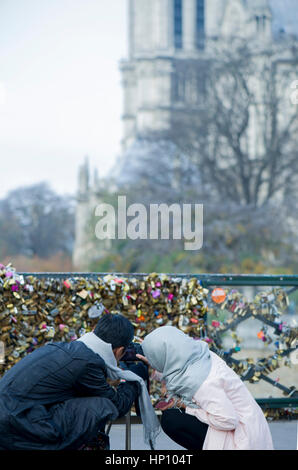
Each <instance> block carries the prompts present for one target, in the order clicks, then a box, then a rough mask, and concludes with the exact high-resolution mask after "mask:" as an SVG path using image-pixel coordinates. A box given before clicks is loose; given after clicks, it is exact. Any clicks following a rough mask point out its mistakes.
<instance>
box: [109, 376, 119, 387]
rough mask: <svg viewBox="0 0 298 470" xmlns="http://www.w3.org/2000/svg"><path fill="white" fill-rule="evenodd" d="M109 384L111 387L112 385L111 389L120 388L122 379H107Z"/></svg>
mask: <svg viewBox="0 0 298 470" xmlns="http://www.w3.org/2000/svg"><path fill="white" fill-rule="evenodd" d="M107 382H108V384H109V385H111V387H118V385H119V384H120V379H118V380H112V379H109V378H107Z"/></svg>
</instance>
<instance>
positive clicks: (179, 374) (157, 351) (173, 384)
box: [142, 326, 211, 408]
mask: <svg viewBox="0 0 298 470" xmlns="http://www.w3.org/2000/svg"><path fill="white" fill-rule="evenodd" d="M142 348H143V351H144V354H145V356H146V357H147V359H148V361H149V363H150V365H151V366H152V367H153V368H154V369H156V370H157V371H158V372H161V373H162V378H163V380H165V382H166V387H167V391H168V395H169V398H174V400H176V401H177V400H181V401H182V403H184V404H185V405H187V406H190V407H193V408H196V407H197V405H195V404H194V402H193V401H192V398H193V396H194V395H195V393H196V392H197V390H198V389H199V388H200V386H201V385H202V383H203V382H204V380H205V379H206V378H207V376H208V374H209V372H210V369H211V355H210V351H209V347H208V344H207V343H206V342H204V341H202V340H195V339H193V338H191V337H189V336H187V335H186V334H185V333H183V331H181V330H179V329H178V328H175V327H173V326H161V327H159V328H157V329H156V330H154V331H152V333H150V334H149V335H147V336H146V337H145V339H144V341H143V343H142Z"/></svg>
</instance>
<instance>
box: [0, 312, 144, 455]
mask: <svg viewBox="0 0 298 470" xmlns="http://www.w3.org/2000/svg"><path fill="white" fill-rule="evenodd" d="M133 336H134V328H133V325H132V324H131V323H130V322H129V320H128V319H127V318H125V317H123V316H121V315H112V314H105V315H103V316H102V317H101V318H100V320H99V321H98V324H97V326H96V328H95V329H94V331H93V332H92V333H86V334H85V335H83V336H82V337H81V338H79V339H78V340H76V341H72V342H70V343H66V342H56V343H55V342H53V343H48V344H46V345H45V346H42V347H40V348H38V349H36V350H35V351H33V352H32V353H30V354H28V355H27V356H26V357H24V358H23V359H22V360H21V361H19V362H18V363H17V364H15V365H14V366H13V367H12V368H11V369H9V370H8V371H7V372H6V373H5V374H4V376H3V377H2V379H1V380H0V449H7V450H8V449H9V450H17V449H19V450H21V449H26V450H27V449H32V450H35V449H36V450H40V449H47V450H64V449H65V450H66V449H80V448H82V447H84V446H85V445H86V444H88V443H89V442H93V441H94V440H96V439H97V438H99V436H100V434H101V432H102V431H104V427H105V424H106V423H107V421H108V420H115V419H116V418H118V417H121V416H124V415H125V414H126V413H127V412H128V411H129V409H130V408H131V406H132V404H133V402H134V401H135V400H136V399H137V397H138V395H139V394H140V391H141V386H140V381H141V380H142V379H140V378H139V376H138V375H136V374H134V373H131V374H130V377H129V378H128V379H127V380H126V381H122V383H120V385H118V386H117V388H115V387H113V386H111V385H110V384H109V383H108V381H109V378H112V379H115V380H116V379H118V378H123V377H121V376H120V377H119V375H117V371H119V370H120V369H119V368H118V367H117V362H118V361H119V360H120V359H121V357H122V356H123V354H124V353H125V348H126V347H127V346H128V345H129V344H130V343H131V341H132V340H133ZM136 373H138V372H137V370H136Z"/></svg>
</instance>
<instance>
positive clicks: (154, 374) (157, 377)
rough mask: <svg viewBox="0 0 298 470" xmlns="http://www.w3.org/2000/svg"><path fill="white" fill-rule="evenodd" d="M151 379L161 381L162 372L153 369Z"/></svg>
mask: <svg viewBox="0 0 298 470" xmlns="http://www.w3.org/2000/svg"><path fill="white" fill-rule="evenodd" d="M150 378H151V380H156V381H157V382H161V381H162V380H161V379H162V373H161V372H157V370H155V369H153V371H152V374H151V377H150Z"/></svg>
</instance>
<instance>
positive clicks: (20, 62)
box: [0, 0, 127, 197]
mask: <svg viewBox="0 0 298 470" xmlns="http://www.w3.org/2000/svg"><path fill="white" fill-rule="evenodd" d="M126 23H127V18H126V0H0V177H1V179H0V197H3V196H4V195H5V194H6V193H7V191H8V190H10V189H12V188H15V187H17V186H20V185H27V184H31V183H34V182H39V181H41V180H47V181H49V182H50V184H51V186H52V188H53V189H55V190H57V191H58V192H60V193H70V192H73V191H74V190H75V189H76V186H77V170H78V165H79V164H81V163H82V161H83V160H84V156H85V155H89V157H90V162H91V167H95V166H96V167H97V168H98V170H99V173H105V172H106V171H107V170H108V169H109V168H110V167H111V165H112V163H113V161H114V159H115V158H116V156H117V155H118V154H119V152H120V140H121V137H122V125H121V113H122V91H121V76H120V73H119V60H120V59H121V58H122V57H125V56H126V54H127V30H126V28H127V25H126Z"/></svg>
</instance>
